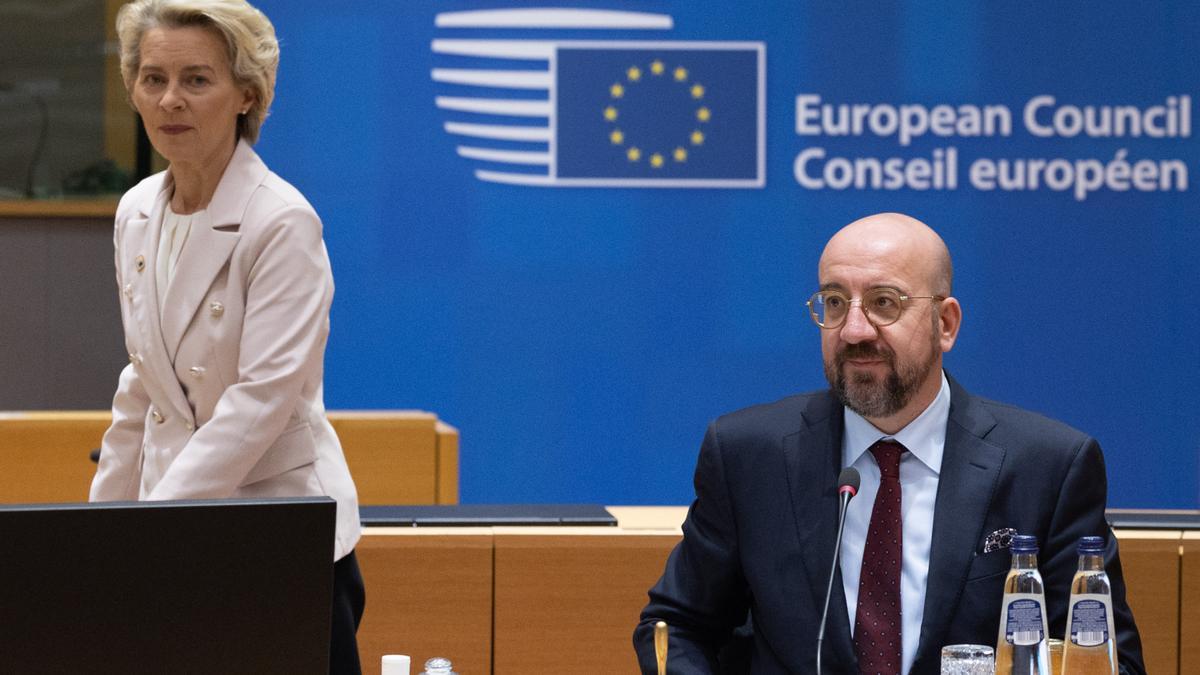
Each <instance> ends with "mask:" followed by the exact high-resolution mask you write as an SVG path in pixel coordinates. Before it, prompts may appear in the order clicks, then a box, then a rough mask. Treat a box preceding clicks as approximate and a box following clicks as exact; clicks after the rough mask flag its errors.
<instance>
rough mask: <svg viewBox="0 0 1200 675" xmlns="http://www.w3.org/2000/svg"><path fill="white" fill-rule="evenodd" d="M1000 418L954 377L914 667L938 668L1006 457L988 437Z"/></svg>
mask: <svg viewBox="0 0 1200 675" xmlns="http://www.w3.org/2000/svg"><path fill="white" fill-rule="evenodd" d="M995 425H996V420H995V419H994V418H993V417H992V416H991V415H990V414H989V413H988V412H987V411H986V410H984V409H982V408H981V407H979V406H978V405H975V403H974V398H973V397H971V395H970V394H968V393H966V391H964V390H963V389H962V387H960V386H958V383H957V382H955V381H954V380H952V379H951V380H950V420H949V423H948V424H947V425H946V446H945V452H944V453H943V455H942V469H941V473H940V475H939V477H938V494H937V502H936V505H935V506H934V513H933V544H932V548H931V550H930V552H929V578H928V580H927V581H926V586H925V588H926V590H925V614H924V620H923V622H922V626H921V639H920V641H919V643H918V645H917V653H916V658H915V660H914V662H913V671H914V672H916V671H918V670H921V669H922V667H921V664H922V663H923V662H924V663H925V665H927V666H928V667H927V668H924V669H925V670H930V671H936V670H937V663H938V659H939V658H940V651H941V647H942V643H943V637H944V636H945V634H946V631H947V630H948V628H949V622H950V620H951V619H952V618H953V616H954V612H955V609H956V608H957V606H958V603H959V600H960V599H961V596H962V590H963V586H964V585H965V584H966V580H967V572H968V570H969V569H970V566H971V561H972V560H973V558H974V556H975V548H976V544H977V543H978V542H979V540H980V537H981V536H982V534H983V526H984V519H985V516H986V515H987V511H988V507H989V505H990V504H991V501H992V497H993V493H994V492H995V488H996V480H997V478H998V477H999V474H1000V466H1001V464H1002V463H1003V461H1004V454H1005V452H1004V449H1003V448H1001V447H999V446H996V445H993V444H991V443H989V442H987V441H985V440H984V436H986V435H987V433H988V431H990V430H991V428H992V427H994V426H995Z"/></svg>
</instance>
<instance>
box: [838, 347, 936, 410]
mask: <svg viewBox="0 0 1200 675" xmlns="http://www.w3.org/2000/svg"><path fill="white" fill-rule="evenodd" d="M862 358H874V359H883V360H884V361H886V362H887V364H888V366H889V367H890V369H891V372H889V373H888V374H887V375H886V376H884V378H883V382H880V381H879V380H878V379H877V378H876V376H875V375H874V374H872V373H867V372H859V373H854V374H853V375H850V376H849V377H847V376H846V361H848V360H850V359H862ZM936 361H937V359H936V356H935V353H931V354H930V358H928V359H926V360H924V361H922V362H919V363H912V364H904V365H902V366H900V367H899V368H897V367H896V354H895V353H894V352H891V351H884V350H882V349H879V348H878V347H875V346H873V345H870V344H866V343H858V344H850V345H846V346H845V348H843V349H842V350H841V351H840V352H838V353H837V354H836V355H835V356H834V357H833V363H832V364H830V363H829V362H828V361H826V362H825V378H826V379H827V380H829V384H830V386H832V387H833V391H834V393H836V394H837V397H838V399H839V400H840V401H841V402H842V405H844V406H846V407H847V408H849V409H851V410H853V411H854V412H856V413H858V414H859V415H862V416H863V417H867V418H872V417H874V418H880V417H889V416H891V415H894V414H896V413H897V412H899V411H900V410H902V409H903V408H904V406H906V405H908V402H909V401H911V400H912V397H913V394H915V393H916V392H917V389H918V388H920V386H921V383H923V382H924V381H925V379H926V378H927V377H929V372H930V371H931V370H932V369H933V365H934V363H936Z"/></svg>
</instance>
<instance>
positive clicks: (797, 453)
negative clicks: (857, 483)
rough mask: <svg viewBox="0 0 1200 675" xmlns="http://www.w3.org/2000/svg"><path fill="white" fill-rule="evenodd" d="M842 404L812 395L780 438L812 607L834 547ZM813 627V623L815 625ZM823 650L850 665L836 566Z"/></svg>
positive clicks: (821, 595)
mask: <svg viewBox="0 0 1200 675" xmlns="http://www.w3.org/2000/svg"><path fill="white" fill-rule="evenodd" d="M841 412H842V408H841V406H840V405H838V404H837V403H836V402H835V401H834V399H833V395H832V394H827V395H825V396H823V397H815V398H814V399H812V401H811V402H810V404H809V406H808V408H807V409H806V410H805V411H804V413H803V417H804V426H803V427H801V429H800V431H798V432H796V433H794V434H791V435H790V436H787V437H785V438H784V439H783V449H784V461H785V463H786V476H787V480H788V489H789V491H790V493H791V494H790V497H791V503H792V511H793V520H794V522H795V525H796V536H797V538H798V541H799V544H800V551H801V556H802V560H803V561H804V574H805V576H806V578H807V580H808V587H809V589H810V590H811V592H812V596H813V597H812V602H813V606H815V607H818V608H820V607H823V606H824V602H825V589H826V585H827V584H828V582H829V570H830V567H831V565H832V563H833V559H832V558H831V556H832V555H833V547H834V544H835V543H836V537H837V520H838V495H837V476H838V472H839V471H840V469H841V461H842V452H841V445H842V414H841ZM814 628H815V626H814ZM823 651H824V652H825V653H826V654H829V655H831V656H833V657H834V658H832V659H828V660H827V662H828V663H829V665H830V666H831V667H836V666H837V664H843V665H845V666H846V667H847V668H848V667H850V665H852V664H854V663H855V662H856V661H855V656H854V646H853V643H852V641H851V638H850V620H849V618H848V616H847V615H846V595H845V593H844V592H843V589H842V583H841V570H840V568H839V569H838V571H837V572H836V577H835V579H834V583H833V594H832V596H831V598H830V601H829V618H828V620H827V621H826V626H825V647H824V649H823Z"/></svg>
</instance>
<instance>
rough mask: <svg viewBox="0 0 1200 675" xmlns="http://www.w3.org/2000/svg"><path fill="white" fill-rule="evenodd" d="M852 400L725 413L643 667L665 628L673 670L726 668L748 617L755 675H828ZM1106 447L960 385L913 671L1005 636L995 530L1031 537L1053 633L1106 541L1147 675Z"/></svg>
mask: <svg viewBox="0 0 1200 675" xmlns="http://www.w3.org/2000/svg"><path fill="white" fill-rule="evenodd" d="M842 414H843V409H842V406H841V404H840V403H839V402H838V401H837V399H836V397H835V396H834V395H833V393H832V392H829V391H824V392H817V393H812V394H803V395H799V396H793V397H790V398H786V399H783V400H781V401H777V402H775V403H770V404H766V405H760V406H755V407H752V408H747V409H745V410H740V411H738V412H734V413H731V414H729V415H725V416H723V417H721V418H719V419H717V420H716V421H715V422H713V423H712V424H711V425H710V426H709V428H708V432H707V434H706V435H705V438H704V444H703V446H702V447H701V450H700V458H699V460H698V463H697V467H696V477H695V486H696V500H695V502H693V503H692V506H691V509H690V510H689V511H688V516H687V520H686V521H685V522H684V525H683V540H682V541H681V542H680V543H679V545H678V546H677V547H676V548H675V550H674V551H673V552H672V553H671V556H670V558H669V559H668V561H667V565H666V570H665V572H664V573H663V576H662V578H661V579H660V580H659V581H658V583H657V584H656V585H655V586H654V588H652V589H651V590H650V603H649V604H648V605H647V606H646V608H645V610H643V612H642V618H641V622H640V623H639V625H638V627H637V630H636V631H635V633H634V645H635V647H636V649H637V652H638V660H639V662H640V665H641V668H642V670H643V672H646V673H653V672H656V666H655V659H654V645H653V637H652V631H653V625H654V623H655V621H658V620H663V621H666V622H667V624H668V625H669V626H670V641H669V644H670V649H669V658H670V661H669V663H668V667H667V671H668V672H669V673H671V674H672V675H684V674H686V673H709V672H719V670H720V669H719V667H718V664H717V654H718V651H719V650H720V649H721V647H722V646H723V645H725V644H726V642H727V641H728V640H729V639H730V635H731V634H732V632H733V631H734V630H735V629H736V628H738V627H739V626H742V624H743V623H744V622H745V620H746V617H747V612H748V611H749V614H750V617H751V619H752V621H751V623H752V624H753V638H752V640H753V643H752V645H751V646H750V649H749V664H750V666H749V669H750V671H751V672H754V673H814V672H816V643H817V629H818V624H819V622H820V619H821V608H822V605H823V601H824V596H825V588H826V583H827V579H828V574H829V569H830V565H831V563H832V559H833V547H834V539H835V537H836V530H837V520H838V495H837V477H838V472H839V471H840V469H841V454H842V450H841V446H842V426H843V417H842ZM1106 491H1107V484H1106V479H1105V472H1104V459H1103V457H1102V455H1101V452H1100V446H1099V445H1098V444H1097V443H1096V441H1095V440H1094V439H1092V438H1091V437H1089V436H1087V435H1085V434H1083V433H1081V432H1079V431H1076V430H1074V429H1072V428H1070V427H1068V426H1066V425H1064V424H1061V423H1059V422H1055V421H1053V420H1050V419H1048V418H1045V417H1042V416H1041V415H1037V414H1035V413H1031V412H1028V411H1025V410H1021V409H1019V408H1015V407H1012V406H1008V405H1004V404H1001V403H996V402H993V401H988V400H985V399H981V398H977V397H975V396H972V395H970V394H968V393H967V392H966V391H965V390H964V389H963V388H962V387H961V386H959V385H958V384H957V383H956V382H955V381H954V380H950V418H949V422H948V424H947V428H946V445H945V452H944V453H943V459H942V468H941V474H940V478H939V481H938V493H937V501H936V505H935V507H934V516H933V522H932V523H928V524H927V525H926V526H927V527H931V528H932V529H933V534H932V537H933V538H932V548H931V550H930V560H929V578H928V583H927V591H926V596H925V614H924V623H923V624H922V626H921V637H920V640H919V644H918V646H917V654H916V659H915V661H914V662H913V667H912V670H911V672H912V673H914V674H926V673H931V674H934V675H936V674H937V673H938V670H939V659H940V650H941V648H942V646H944V645H948V644H958V643H975V644H987V645H994V644H995V642H996V636H997V633H998V630H999V618H1000V605H1001V602H1002V599H1003V584H1004V577H1005V575H1006V574H1007V572H1008V569H1009V565H1010V562H1011V554H1010V552H1009V551H1008V550H1007V549H1001V550H996V551H991V552H988V553H984V542H985V539H986V538H987V536H988V534H989V533H992V532H995V531H997V530H1000V529H1002V528H1014V529H1016V531H1017V532H1019V533H1021V534H1032V535H1035V536H1036V537H1037V539H1038V543H1039V544H1040V546H1041V550H1040V551H1039V554H1038V566H1039V569H1040V570H1041V573H1042V577H1043V580H1044V581H1045V588H1046V604H1047V617H1048V620H1049V622H1050V634H1051V636H1052V637H1061V636H1062V634H1063V632H1064V630H1065V627H1066V613H1067V600H1068V595H1069V592H1070V584H1071V578H1072V576H1073V575H1074V574H1075V568H1076V565H1077V560H1078V556H1077V553H1076V545H1077V543H1078V541H1079V538H1080V537H1082V536H1085V535H1098V536H1103V537H1105V538H1106V540H1107V542H1108V548H1107V552H1106V562H1107V570H1108V575H1109V578H1110V579H1111V581H1112V591H1113V606H1114V612H1113V613H1114V615H1115V622H1116V630H1117V635H1118V650H1119V652H1120V659H1121V664H1122V670H1123V671H1127V672H1129V673H1138V674H1142V673H1144V672H1145V667H1144V665H1143V664H1142V649H1141V641H1140V639H1139V637H1138V633H1137V628H1136V626H1135V625H1134V622H1133V615H1132V613H1131V612H1130V611H1129V606H1128V604H1127V603H1126V600H1125V582H1124V580H1123V578H1122V575H1121V563H1120V560H1119V558H1118V556H1117V542H1116V538H1115V537H1113V536H1112V534H1111V531H1110V530H1109V527H1108V524H1107V523H1106V521H1105V519H1104V508H1105V498H1106ZM850 626H851V623H850V617H848V616H847V613H846V600H845V594H844V593H843V591H842V582H841V576H840V571H839V573H838V577H837V578H836V579H835V581H834V584H833V598H832V600H831V602H830V605H829V619H828V625H827V627H826V632H825V642H824V647H823V650H822V668H823V671H824V672H825V673H857V672H858V662H857V658H856V657H855V653H854V645H853V642H852V639H851V636H850Z"/></svg>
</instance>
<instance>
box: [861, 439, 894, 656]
mask: <svg viewBox="0 0 1200 675" xmlns="http://www.w3.org/2000/svg"><path fill="white" fill-rule="evenodd" d="M903 453H904V446H903V445H900V444H899V443H897V442H895V441H887V440H885V441H879V442H878V443H876V444H875V445H872V446H871V454H873V455H875V462H876V463H877V464H879V474H880V479H879V493H878V494H876V495H875V506H874V507H872V509H871V525H870V527H869V528H868V529H867V543H866V547H865V548H864V549H863V562H862V572H861V573H860V574H859V581H858V612H857V614H856V615H855V619H854V647H855V651H857V652H858V670H859V672H860V673H863V675H898V674H899V673H900V561H901V559H902V558H901V547H900V542H901V541H902V538H901V521H900V455H901V454H903Z"/></svg>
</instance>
